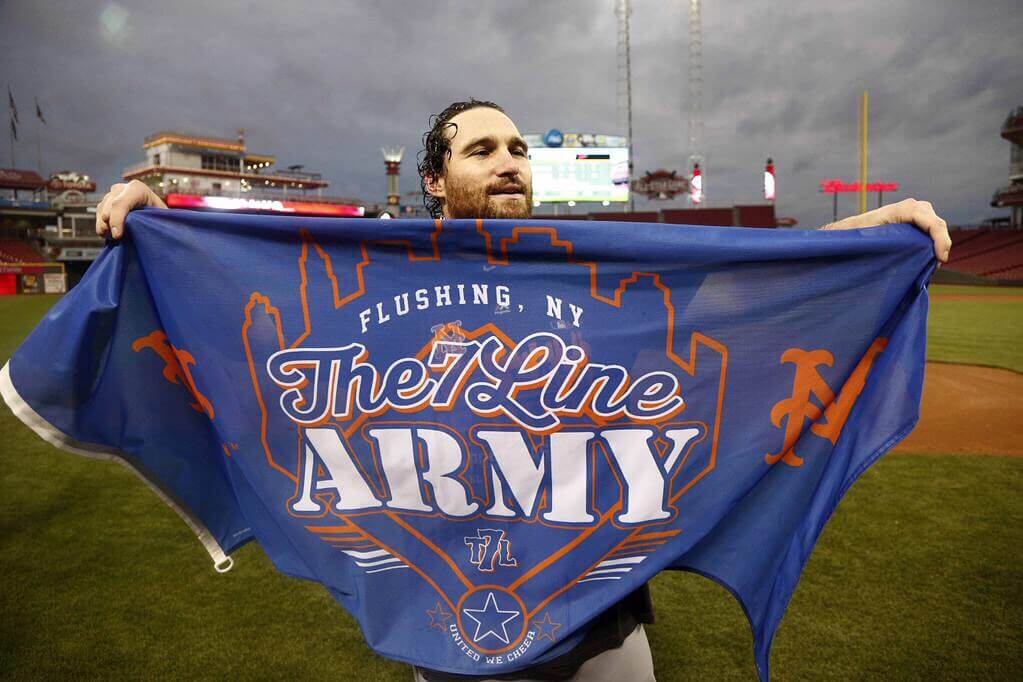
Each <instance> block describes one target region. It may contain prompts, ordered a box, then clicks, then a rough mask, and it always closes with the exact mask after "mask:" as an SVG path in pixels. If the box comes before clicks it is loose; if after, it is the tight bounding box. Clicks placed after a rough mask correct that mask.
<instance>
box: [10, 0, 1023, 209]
mask: <svg viewBox="0 0 1023 682" xmlns="http://www.w3.org/2000/svg"><path fill="white" fill-rule="evenodd" d="M685 5H686V3H682V2H670V3H669V2H664V1H663V0H635V1H634V14H633V22H632V25H633V33H632V38H633V41H632V47H633V54H632V56H633V102H634V104H633V108H634V114H633V118H634V131H635V151H636V167H637V170H638V171H640V172H642V171H644V170H647V169H651V170H652V169H654V168H657V167H666V168H674V169H680V170H681V169H683V168H684V167H685V165H686V159H687V157H688V154H689V151H690V150H689V149H688V148H687V131H686V118H687V116H686V101H685V98H686V92H687V85H686V73H687V68H688V61H687V54H688V37H687V30H688V15H687V12H686V7H685ZM613 6H614V3H613V2H612V0H601V1H597V0H560V1H559V2H539V1H537V2H525V1H523V0H509V1H505V2H500V3H498V2H493V3H490V2H479V1H473V2H470V1H468V0H466V1H458V2H456V1H454V0H448V1H446V2H445V1H438V2H413V1H411V0H409V1H407V2H397V1H390V2H339V1H332V2H325V1H324V2H296V3H287V4H281V3H269V2H242V1H235V2H196V1H195V0H179V1H178V2H175V3H166V2H156V1H155V0H154V1H148V2H127V0H124V1H123V2H122V3H121V4H116V3H111V2H92V1H88V0H85V1H82V2H76V3H56V2H28V1H11V0H8V1H7V2H4V3H2V4H0V64H2V65H3V67H2V70H3V75H4V80H5V81H7V82H9V83H10V85H11V88H12V90H13V91H14V94H15V97H16V98H17V100H18V103H19V107H20V112H19V113H20V114H21V118H22V124H23V125H22V128H21V132H22V135H21V139H20V140H19V143H18V148H17V153H18V158H19V160H20V161H21V164H19V165H34V160H35V125H34V119H33V117H32V115H31V114H32V111H31V109H32V97H33V96H38V97H39V101H40V104H41V105H42V106H43V108H44V111H45V112H46V117H47V121H48V122H49V125H48V126H47V127H45V128H44V129H43V132H44V137H43V154H44V168H45V170H46V171H50V170H54V169H56V168H58V167H59V168H66V167H68V168H78V169H81V170H85V171H87V172H89V173H91V174H92V175H93V176H95V177H96V178H98V179H99V181H100V182H101V183H102V184H109V183H112V182H114V181H116V180H118V179H119V177H120V173H121V171H122V170H123V168H124V167H125V166H128V165H130V164H132V163H135V162H137V161H138V160H140V158H141V153H142V150H141V145H142V140H143V138H144V137H145V136H146V135H148V134H150V133H152V132H154V131H156V130H159V129H163V128H185V129H190V130H194V131H200V132H207V133H211V134H219V135H225V136H230V135H233V134H234V131H235V130H236V129H237V128H245V129H246V131H247V139H248V141H249V144H250V147H251V148H252V149H253V150H254V151H258V152H266V153H272V154H276V155H277V157H278V162H279V164H280V165H282V166H284V165H289V164H292V163H304V164H305V165H306V166H307V168H309V169H316V170H320V171H322V172H323V173H324V175H325V176H326V177H328V178H330V179H331V180H332V181H333V186H332V188H331V192H332V193H334V194H339V195H355V196H359V197H362V198H364V199H366V200H368V201H376V200H380V199H382V197H383V194H384V189H385V180H384V174H383V163H382V157H381V155H380V147H381V146H384V145H394V144H399V145H404V146H405V148H406V163H405V164H404V169H403V170H404V173H403V182H402V188H403V190H405V191H410V190H412V189H414V188H416V187H417V186H418V182H417V180H416V178H415V176H414V156H415V153H416V151H417V150H418V148H419V142H420V137H421V135H422V132H423V130H424V128H425V126H426V122H427V119H428V117H429V115H430V114H431V113H433V112H436V111H439V110H440V109H442V108H443V107H444V106H445V105H447V104H448V103H449V102H451V101H452V100H455V99H463V98H466V97H468V96H475V97H480V98H487V99H493V100H495V101H497V102H500V103H501V104H502V105H504V106H505V107H506V108H507V109H508V111H509V113H511V115H512V117H513V118H514V119H515V120H516V122H517V123H518V124H519V127H520V128H521V129H522V130H524V131H532V132H540V131H544V130H547V129H549V128H551V127H558V128H561V129H563V130H572V129H579V130H594V131H614V130H615V129H616V128H617V124H616V122H617V116H616V106H615V105H616V87H615V73H616V57H615V26H616V24H615V16H614V11H613ZM1021 34H1023V20H1021V19H1020V13H1019V12H1018V9H1017V7H1016V3H1015V2H1008V1H1007V2H971V3H953V2H940V1H939V2H935V1H933V0H914V1H912V2H902V3H885V2H880V1H879V0H878V1H870V2H864V3H841V4H840V3H820V2H811V1H810V0H802V1H800V2H785V3H779V2H773V1H772V2H768V1H767V0H755V1H749V2H743V3H714V2H710V3H706V5H705V8H704V101H703V111H704V119H705V133H704V139H703V144H702V147H703V149H702V151H703V152H704V153H705V154H706V156H707V163H706V167H707V171H708V175H707V182H708V193H709V196H710V199H711V201H712V202H714V203H721V204H729V203H733V202H735V203H741V202H750V201H756V200H757V198H758V195H759V191H760V173H761V170H762V166H763V162H764V159H765V158H766V157H767V156H769V155H770V156H773V157H774V158H775V161H776V165H777V168H778V174H779V176H778V185H779V192H780V198H779V202H778V204H779V206H778V208H779V212H780V213H782V214H785V215H792V216H795V217H796V218H798V219H799V220H800V222H801V224H803V225H806V226H809V225H814V224H820V223H822V222H826V221H827V220H828V219H830V213H831V208H830V201H829V199H828V198H827V197H824V196H823V195H821V194H819V193H818V191H817V188H818V183H819V181H820V180H821V179H822V178H826V177H842V178H846V179H849V180H852V179H854V178H855V177H856V176H857V174H858V161H857V158H858V155H857V127H858V102H859V96H860V93H861V92H862V91H863V90H864V89H869V90H870V92H871V102H872V105H871V107H872V108H871V132H872V146H871V170H872V173H871V175H872V177H874V178H877V179H886V180H896V181H899V182H901V183H902V185H903V187H904V192H901V193H899V194H898V195H896V197H893V198H898V197H905V196H910V195H912V196H916V197H922V198H928V199H930V200H931V201H932V202H933V203H934V204H935V205H936V206H937V207H938V210H939V212H940V213H942V214H943V215H945V216H947V217H948V218H949V220H950V221H951V222H958V223H963V222H975V221H978V220H980V219H981V218H983V217H986V216H989V215H992V214H997V213H998V211H996V210H994V209H991V208H990V207H989V206H988V202H989V200H990V196H991V193H992V191H993V190H994V189H995V188H996V187H998V186H1000V185H1002V184H1005V182H1006V177H1007V168H1008V155H1009V145H1008V143H1006V142H1005V141H1004V140H1001V139H1000V138H999V137H998V131H999V128H1000V126H1001V123H1002V121H1003V119H1004V117H1005V115H1006V114H1007V113H1008V112H1009V111H1010V110H1011V109H1012V108H1013V107H1015V106H1018V105H1020V104H1023V50H1021V49H1020V47H1019V36H1020V35H1021ZM4 146H5V148H6V145H4ZM5 156H6V154H5ZM26 162H27V163H26ZM6 163H7V160H6V159H5V161H4V165H6ZM645 203H646V202H642V201H641V202H640V206H641V207H643V205H644V204H645ZM841 208H842V211H843V213H848V212H851V211H852V210H853V198H852V197H851V196H849V197H842V200H841Z"/></svg>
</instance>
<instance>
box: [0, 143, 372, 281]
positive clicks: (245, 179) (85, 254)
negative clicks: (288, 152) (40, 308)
mask: <svg viewBox="0 0 1023 682" xmlns="http://www.w3.org/2000/svg"><path fill="white" fill-rule="evenodd" d="M143 149H144V152H145V160H143V161H141V162H139V163H136V164H134V165H132V166H129V167H128V168H126V169H125V170H124V172H123V175H122V177H123V178H124V180H126V181H127V180H134V179H138V180H140V181H142V182H145V183H146V184H147V185H149V187H150V188H151V189H152V190H153V191H154V192H156V193H157V194H159V195H160V196H161V197H162V198H163V199H164V201H166V202H167V205H168V206H171V207H174V208H190V209H198V210H226V211H241V212H252V213H284V214H288V215H307V216H337V217H342V216H349V217H357V216H366V217H375V216H376V215H377V214H378V211H379V209H380V207H378V206H372V207H369V208H367V207H366V206H365V203H364V202H363V201H361V200H360V199H356V198H351V197H335V196H329V195H327V194H325V192H324V190H326V189H327V188H328V187H329V186H330V182H329V181H328V180H326V179H324V178H323V176H322V175H321V174H320V173H316V172H310V171H306V170H305V169H304V167H303V166H299V165H296V166H289V167H288V168H287V169H280V170H279V169H276V167H275V166H276V158H275V157H274V156H272V155H269V154H255V153H251V152H249V151H248V149H247V147H246V144H245V135H244V131H241V130H239V131H238V135H237V137H236V138H221V137H213V136H209V135H197V134H193V133H187V132H182V131H160V132H157V133H154V134H153V135H150V136H148V137H147V138H146V139H145V142H144V144H143ZM101 196H102V195H101V194H96V184H95V182H93V181H92V180H91V179H90V177H89V176H88V175H87V174H85V173H83V172H80V171H62V172H59V173H53V174H52V175H51V176H50V177H49V179H44V178H43V177H42V176H40V175H39V174H38V173H37V172H36V171H32V170H23V169H14V168H8V169H0V294H4V293H8V294H11V293H46V292H57V291H58V284H57V280H58V278H57V275H56V273H63V277H62V278H61V279H62V281H63V282H64V283H63V284H61V285H60V287H65V286H74V284H75V283H77V282H78V280H79V279H81V277H82V275H83V274H84V273H85V270H86V269H87V268H88V267H89V264H90V263H91V262H92V261H94V260H95V259H96V258H97V257H98V256H99V254H100V252H101V251H102V249H103V240H102V239H101V238H99V237H97V236H96V232H95V227H96V206H97V204H98V203H99V200H100V198H101ZM60 290H63V288H60Z"/></svg>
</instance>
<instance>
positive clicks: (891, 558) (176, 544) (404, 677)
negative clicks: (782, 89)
mask: <svg viewBox="0 0 1023 682" xmlns="http://www.w3.org/2000/svg"><path fill="white" fill-rule="evenodd" d="M55 300H56V299H55V298H54V297H44V296H36V297H31V296H8V297H0V364H2V363H3V362H5V361H6V359H7V358H8V357H9V356H10V354H11V353H12V352H13V351H14V349H15V348H16V347H17V346H18V344H19V343H20V341H21V340H22V339H23V338H24V337H25V335H26V334H27V333H28V332H29V331H30V330H31V329H32V327H33V326H34V325H35V324H36V323H37V322H38V321H39V320H40V319H41V318H42V316H43V315H44V314H45V312H46V310H47V309H48V308H49V306H51V305H52V304H53V303H54V302H55ZM928 359H929V360H930V361H931V362H929V364H928V369H927V384H926V388H925V395H924V404H923V417H922V420H921V423H920V425H919V426H918V427H917V429H916V431H915V432H914V433H913V434H912V435H911V436H910V438H909V439H908V440H907V441H905V442H904V443H903V444H902V445H901V446H900V447H899V448H898V449H897V450H896V451H895V452H893V453H891V454H889V455H887V456H886V457H885V458H883V459H882V460H881V461H880V462H879V463H878V464H877V465H875V466H874V467H873V468H871V469H869V470H868V471H867V472H866V474H865V475H864V476H863V477H862V478H861V480H860V481H859V482H858V483H857V484H856V485H855V486H853V488H852V490H851V491H850V493H849V495H848V496H847V498H846V499H845V500H844V501H843V503H842V504H841V505H840V506H839V508H838V510H837V512H836V513H835V516H834V517H833V519H832V520H831V522H830V523H829V525H828V526H827V528H826V529H825V531H824V534H823V536H822V537H821V540H820V543H819V544H818V546H817V548H816V550H815V552H814V554H813V557H812V558H811V560H810V562H809V564H808V565H807V568H806V571H805V573H804V574H803V578H802V582H801V583H800V585H799V588H798V590H797V591H796V594H795V597H794V599H793V601H792V603H791V605H790V606H789V609H788V613H787V615H786V616H785V620H784V621H783V622H782V626H781V629H780V630H779V632H778V636H777V638H776V640H775V643H774V655H773V658H772V666H773V673H774V677H775V678H776V679H780V680H785V679H825V678H827V679H850V678H852V679H866V678H889V679H921V680H923V679H928V680H930V679H1016V680H1019V679H1023V457H1020V455H1023V289H1019V288H1007V287H1000V288H987V287H964V286H937V285H936V286H934V287H932V308H931V319H930V323H929V346H928ZM0 572H2V576H3V577H2V584H3V587H2V588H0V677H2V678H4V679H66V678H143V677H145V678H175V679H205V678H210V679H212V678H225V677H227V678H235V679H238V678H242V679H246V678H259V679H269V678H324V679H332V680H401V681H403V682H406V681H408V680H410V679H411V678H412V675H411V672H410V668H409V667H408V666H406V665H403V664H400V663H395V662H392V661H388V660H386V659H383V658H381V657H379V656H377V655H375V654H374V653H372V652H371V651H370V650H369V648H368V647H367V646H366V645H365V644H364V642H363V639H362V636H361V634H360V632H359V628H358V625H357V624H356V622H355V620H354V619H353V618H352V617H350V616H349V615H348V614H347V613H346V612H345V611H344V610H343V609H342V608H341V607H340V606H338V605H337V604H336V603H335V602H334V600H333V599H332V598H331V597H330V596H329V595H328V594H327V592H326V591H325V590H324V589H323V588H322V587H320V586H318V585H314V584H311V583H307V582H303V581H299V580H295V579H291V578H287V577H285V576H284V575H282V574H280V573H278V572H277V571H276V570H275V569H274V568H273V567H272V566H271V564H270V562H269V560H268V559H267V558H266V556H265V555H264V554H263V552H262V550H261V549H260V548H259V547H258V546H257V545H256V544H255V543H250V544H249V545H247V546H246V547H244V548H242V549H241V550H239V551H238V552H237V553H236V555H235V568H234V570H232V571H231V572H229V573H226V574H223V575H221V574H217V573H215V572H214V571H213V568H212V565H211V563H210V560H209V558H208V556H207V554H206V552H205V551H204V550H203V548H202V546H201V545H200V544H199V542H197V541H196V539H195V537H194V536H193V535H192V533H191V531H190V530H189V529H188V527H187V526H186V525H185V524H184V523H183V522H182V521H181V520H180V518H179V517H178V516H177V515H176V514H175V513H174V512H173V511H172V510H171V509H169V508H168V507H166V506H165V505H164V504H163V503H162V502H161V501H160V500H159V499H157V497H156V496H155V495H154V494H153V493H152V492H151V491H150V490H149V489H148V488H147V487H146V486H145V485H144V484H143V483H142V482H140V481H139V480H138V479H137V478H136V477H135V476H134V475H133V474H131V473H130V472H128V471H127V470H126V469H124V468H122V467H121V466H118V465H117V464H114V463H107V462H95V461H89V460H86V459H83V458H80V457H78V456H75V455H71V454H67V453H64V452H61V451H59V450H56V449H55V448H53V447H51V446H50V445H48V444H46V443H44V442H43V441H42V440H40V439H39V438H38V437H36V436H35V435H34V434H33V433H32V432H30V431H29V430H28V428H26V427H24V426H23V425H22V424H21V423H20V422H18V421H17V420H16V419H15V418H14V417H13V416H12V415H11V413H10V411H9V410H8V409H7V408H6V407H0ZM653 595H654V603H655V606H656V610H657V624H656V625H653V626H650V627H649V628H648V634H649V638H650V642H651V646H652V648H653V653H654V661H655V666H656V672H657V678H658V680H661V681H671V680H725V679H740V680H753V679H755V678H756V671H755V668H754V665H753V655H752V638H751V635H750V630H749V626H748V625H747V623H746V620H745V617H744V616H743V614H742V611H741V609H740V607H739V605H738V603H737V602H736V601H735V600H734V599H733V598H732V597H731V596H730V595H729V594H728V593H727V592H726V591H725V590H724V589H723V588H721V587H719V586H717V585H716V584H714V583H712V582H710V581H709V580H707V579H705V578H701V577H699V576H696V575H693V574H688V573H677V572H673V573H665V574H662V575H660V576H659V577H657V578H656V579H655V580H654V581H653Z"/></svg>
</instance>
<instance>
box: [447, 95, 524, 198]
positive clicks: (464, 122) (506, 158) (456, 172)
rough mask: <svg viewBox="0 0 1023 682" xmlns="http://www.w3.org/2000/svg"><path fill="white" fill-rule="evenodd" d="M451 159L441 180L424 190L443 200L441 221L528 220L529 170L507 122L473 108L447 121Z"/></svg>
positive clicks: (488, 110)
mask: <svg viewBox="0 0 1023 682" xmlns="http://www.w3.org/2000/svg"><path fill="white" fill-rule="evenodd" d="M451 122H452V123H455V124H456V125H457V126H458V128H457V129H451V128H449V131H452V130H453V131H454V136H452V134H451V132H448V139H450V140H451V158H450V159H448V161H447V164H446V168H445V173H444V176H443V177H439V178H434V179H433V180H432V182H430V183H428V185H427V188H428V189H429V191H430V193H431V194H433V195H434V196H438V197H443V199H444V209H443V211H444V217H445V218H528V217H529V216H531V215H532V214H533V171H532V169H531V168H530V166H529V156H528V149H527V147H526V142H525V140H523V139H522V136H521V135H520V134H519V130H518V128H516V127H515V124H514V123H512V120H511V119H510V118H508V117H507V116H505V115H504V114H502V113H501V112H500V111H498V110H497V109H491V108H490V107H477V108H475V109H470V110H469V111H463V112H462V113H460V114H458V115H457V116H455V117H453V118H452V119H451Z"/></svg>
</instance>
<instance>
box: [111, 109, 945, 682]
mask: <svg viewBox="0 0 1023 682" xmlns="http://www.w3.org/2000/svg"><path fill="white" fill-rule="evenodd" d="M421 156H422V159H421V161H420V163H419V173H420V177H421V183H422V188H423V194H424V203H425V204H426V207H427V208H428V209H429V210H430V212H431V214H432V215H433V216H434V217H438V218H517V219H523V218H529V217H530V215H531V214H532V209H533V190H532V170H531V168H530V165H529V156H528V148H527V145H526V143H525V140H523V138H522V135H521V134H520V133H519V130H518V128H516V126H515V124H514V122H512V120H511V119H510V118H509V117H508V116H507V115H506V114H505V113H504V110H503V109H501V107H499V106H498V105H496V104H494V103H493V102H484V101H477V100H472V99H470V100H469V101H467V102H456V103H454V104H452V105H451V106H449V107H448V108H446V109H445V110H444V111H442V112H441V113H440V114H438V115H436V116H434V117H433V118H432V119H431V129H430V130H429V131H428V132H427V133H426V134H425V135H424V136H423V151H422V152H421ZM144 206H155V207H160V208H166V205H165V204H164V202H163V200H162V199H160V197H159V196H157V195H156V194H155V193H154V192H153V191H152V190H150V189H149V187H147V186H146V185H145V184H143V183H141V182H139V181H137V180H136V181H132V182H131V183H128V184H116V185H114V186H113V187H111V190H110V192H109V193H108V194H107V195H106V196H105V197H104V198H103V200H102V201H101V202H100V204H99V206H98V207H97V211H96V231H97V233H98V234H100V235H104V236H106V235H107V234H109V235H110V236H111V237H113V238H114V239H117V238H120V237H121V235H122V234H123V232H124V222H125V217H126V216H127V214H128V212H129V211H131V210H133V209H135V208H140V207H144ZM903 222H905V223H913V224H915V225H916V226H917V227H919V228H920V229H921V230H923V231H924V232H926V233H927V234H928V235H930V237H931V238H932V240H933V241H934V252H935V255H936V257H937V258H938V260H939V261H941V262H947V260H948V256H949V251H950V249H951V245H952V243H951V240H950V238H949V236H948V228H947V226H946V224H945V221H944V220H942V219H941V218H939V217H938V216H937V215H936V214H935V212H934V209H933V208H932V206H931V204H930V203H928V202H926V201H916V200H915V199H906V200H905V201H901V202H899V203H897V204H890V205H888V206H883V207H881V208H879V209H876V210H874V211H870V212H868V213H864V214H862V215H858V216H853V217H851V218H846V219H845V220H841V221H838V222H836V223H832V224H829V225H826V226H824V227H823V228H821V229H849V228H856V227H869V226H873V225H881V224H885V223H903ZM652 622H653V609H652V606H651V604H650V596H649V591H648V589H647V588H646V586H644V587H643V588H641V589H639V590H637V591H636V592H634V593H632V594H630V595H628V596H627V597H626V598H625V599H623V600H622V601H620V602H618V603H616V604H614V605H613V606H611V607H610V608H609V609H608V610H607V611H605V612H604V613H603V614H601V615H600V616H598V617H597V618H596V619H595V620H594V621H593V622H592V623H591V624H590V625H589V626H588V629H587V630H586V633H585V634H584V635H583V637H582V639H581V640H580V641H579V643H578V644H577V645H576V646H575V647H574V648H573V649H571V650H570V651H567V652H564V653H562V654H561V655H560V656H558V657H556V658H553V659H552V660H549V661H546V662H545V663H541V664H537V665H534V666H532V667H530V668H527V669H525V670H522V671H519V672H517V673H514V674H510V675H502V676H498V677H497V678H486V679H505V680H507V679H517V680H570V679H571V680H577V681H578V682H601V681H605V680H606V681H609V682H610V681H612V680H615V681H617V680H630V681H636V682H644V681H646V680H653V679H654V674H653V662H652V659H651V656H650V648H649V645H648V643H647V639H646V635H645V633H644V631H643V624H644V623H652ZM415 674H416V680H419V681H424V682H454V681H461V680H481V679H484V678H478V677H470V676H464V675H452V674H449V673H444V672H439V671H432V670H424V669H416V673H415Z"/></svg>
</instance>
